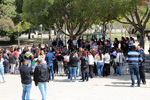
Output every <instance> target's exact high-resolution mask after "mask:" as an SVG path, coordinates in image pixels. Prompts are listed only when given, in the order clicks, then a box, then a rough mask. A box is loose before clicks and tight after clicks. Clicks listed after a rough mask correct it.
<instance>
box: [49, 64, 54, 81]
mask: <svg viewBox="0 0 150 100" xmlns="http://www.w3.org/2000/svg"><path fill="white" fill-rule="evenodd" d="M49 70H50V72H51V73H50V80H54V70H53V65H52V66H49ZM51 76H52V78H51Z"/></svg>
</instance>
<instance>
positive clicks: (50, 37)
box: [49, 30, 51, 40]
mask: <svg viewBox="0 0 150 100" xmlns="http://www.w3.org/2000/svg"><path fill="white" fill-rule="evenodd" d="M49 40H51V30H49Z"/></svg>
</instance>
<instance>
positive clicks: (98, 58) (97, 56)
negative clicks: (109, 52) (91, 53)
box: [95, 54, 104, 62]
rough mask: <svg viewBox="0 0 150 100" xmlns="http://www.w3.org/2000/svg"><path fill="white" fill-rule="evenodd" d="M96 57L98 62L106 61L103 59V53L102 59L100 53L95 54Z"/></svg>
mask: <svg viewBox="0 0 150 100" xmlns="http://www.w3.org/2000/svg"><path fill="white" fill-rule="evenodd" d="M95 59H96V61H97V62H104V61H103V59H104V55H103V54H102V60H100V56H99V54H96V55H95Z"/></svg>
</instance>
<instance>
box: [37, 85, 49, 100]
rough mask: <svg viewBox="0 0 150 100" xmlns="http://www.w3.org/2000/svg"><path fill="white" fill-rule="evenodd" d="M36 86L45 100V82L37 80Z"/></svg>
mask: <svg viewBox="0 0 150 100" xmlns="http://www.w3.org/2000/svg"><path fill="white" fill-rule="evenodd" d="M38 87H39V90H40V92H41V95H42V100H46V97H47V82H38Z"/></svg>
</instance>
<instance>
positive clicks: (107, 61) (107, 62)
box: [103, 51, 110, 76]
mask: <svg viewBox="0 0 150 100" xmlns="http://www.w3.org/2000/svg"><path fill="white" fill-rule="evenodd" d="M103 75H104V76H108V75H110V55H109V53H108V51H105V54H104V68H103Z"/></svg>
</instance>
